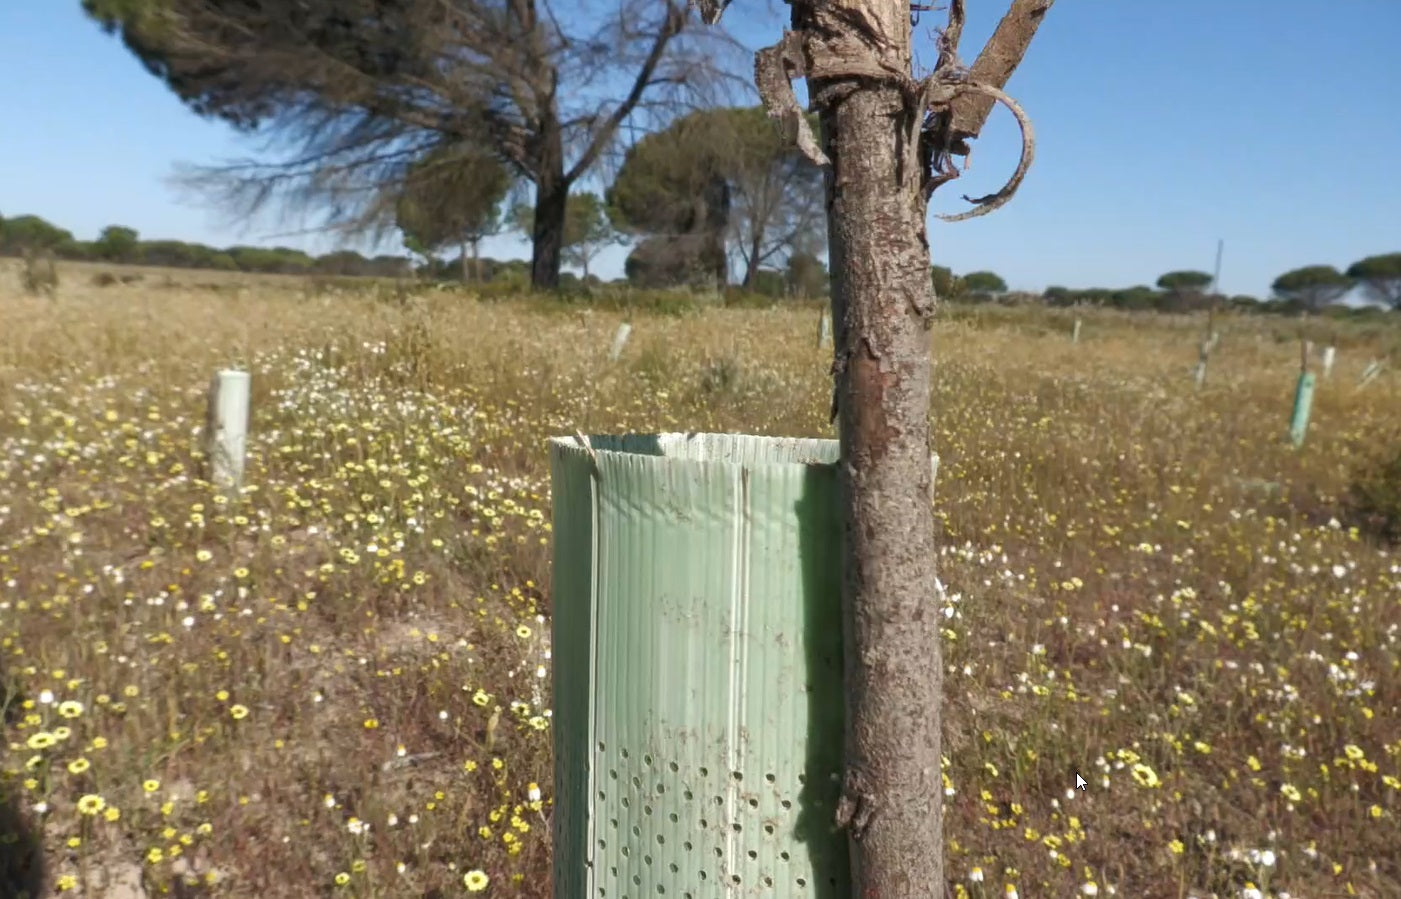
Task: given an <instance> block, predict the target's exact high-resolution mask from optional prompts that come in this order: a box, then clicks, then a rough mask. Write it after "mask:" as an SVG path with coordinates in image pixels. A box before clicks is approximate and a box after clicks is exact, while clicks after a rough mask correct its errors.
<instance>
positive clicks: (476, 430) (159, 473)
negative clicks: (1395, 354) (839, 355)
mask: <svg viewBox="0 0 1401 899" xmlns="http://www.w3.org/2000/svg"><path fill="white" fill-rule="evenodd" d="M163 277H164V276H161V275H157V274H152V275H151V276H150V277H148V278H147V279H146V281H143V282H141V283H137V284H129V285H117V286H111V287H106V288H98V287H96V286H94V285H92V284H91V283H90V276H89V275H88V274H85V273H83V274H79V273H74V272H73V271H65V272H64V278H65V280H64V284H63V286H62V287H61V288H60V291H59V297H58V299H57V301H54V302H50V301H48V300H45V299H31V298H24V297H21V296H19V295H18V291H17V287H16V283H17V282H16V281H15V279H14V278H13V271H12V270H11V271H8V272H0V323H3V324H0V666H2V667H3V677H4V680H3V684H4V687H3V689H0V704H3V705H4V713H5V728H6V729H5V740H4V742H3V749H0V793H2V794H3V796H4V798H5V799H6V800H7V806H8V810H7V812H6V814H5V815H4V816H0V831H9V832H10V833H11V835H12V836H14V839H9V840H8V841H7V842H6V843H5V844H2V845H0V876H8V877H10V878H11V880H10V884H11V885H10V886H9V887H8V889H9V890H10V893H7V895H10V894H13V892H14V890H15V889H17V887H16V886H15V884H17V883H20V884H22V882H23V878H22V877H21V875H22V874H23V871H22V870H21V869H22V867H23V863H24V861H25V858H26V856H25V849H26V846H28V845H30V844H37V845H40V846H42V850H43V856H44V858H45V872H44V874H45V876H46V877H47V879H48V882H49V883H50V884H53V885H55V886H56V887H57V888H58V889H60V890H66V891H70V892H71V893H73V894H81V895H88V896H98V895H103V891H104V888H103V887H102V886H101V884H102V878H103V877H104V876H106V875H108V874H110V873H111V872H112V871H113V870H117V869H122V868H123V866H131V865H138V866H139V867H140V870H141V871H142V872H143V876H144V878H145V881H146V884H145V891H146V893H147V894H149V895H157V894H161V893H169V894H171V895H196V894H207V895H219V896H266V897H301V896H309V895H322V894H327V895H330V894H335V895H345V896H360V897H390V896H394V897H398V896H443V897H446V896H452V895H459V894H464V893H466V892H469V891H471V890H473V889H474V888H478V889H480V891H481V893H482V894H483V895H498V896H500V895H520V896H536V897H543V896H547V895H548V892H549V873H548V872H549V841H548V829H549V828H548V819H549V814H550V796H551V785H550V779H551V776H550V775H551V772H550V765H549V743H550V731H549V724H550V713H549V708H548V704H549V703H548V696H549V688H548V677H547V676H546V674H547V672H548V667H549V659H548V657H547V653H546V651H545V650H546V647H547V645H548V627H549V566H548V560H549V540H550V535H549V526H548V522H549V484H548V464H547V459H546V452H545V446H544V440H545V438H546V437H548V436H552V435H557V434H566V433H572V431H573V430H574V429H575V428H576V427H577V428H580V429H582V430H584V431H586V432H590V431H592V432H596V433H597V432H617V431H624V430H637V431H658V430H675V429H686V430H725V431H742V432H748V433H764V434H789V435H829V434H830V430H829V428H828V427H827V424H826V421H825V412H826V408H827V402H828V396H829V394H828V390H829V386H828V380H827V377H826V367H827V366H826V360H825V359H824V358H823V355H824V354H823V352H821V351H819V350H818V349H817V348H816V347H815V345H814V343H815V336H816V320H815V313H814V312H813V311H811V310H802V311H794V310H780V311H761V310H743V311H742V310H712V311H707V312H705V313H703V314H699V315H694V316H687V317H643V316H638V317H636V318H634V320H633V324H634V331H633V337H632V340H631V341H630V343H629V345H628V347H627V350H626V352H625V353H624V355H623V358H622V360H621V361H620V362H619V363H617V364H611V365H610V364H609V363H608V362H607V359H606V356H607V349H608V345H609V342H610V339H611V336H612V332H613V329H614V328H615V327H616V325H617V323H618V322H619V321H620V320H621V317H620V316H618V315H615V314H608V313H603V312H595V313H581V312H577V311H574V310H570V311H561V310H560V307H558V306H553V305H550V304H543V303H531V302H525V301H522V302H513V303H496V304H487V303H477V302H472V301H471V300H469V299H467V298H464V297H461V296H456V295H451V294H438V293H434V294H430V295H426V296H422V297H418V298H415V299H413V300H412V301H411V302H408V303H406V304H396V303H392V302H375V301H373V300H370V299H366V298H363V297H354V296H338V295H322V296H309V295H307V294H308V292H307V291H305V290H303V289H302V285H301V284H300V283H299V282H296V281H294V280H290V279H277V278H261V279H247V280H245V281H242V282H241V283H242V285H243V286H242V289H241V290H240V289H225V290H216V289H214V288H213V287H212V286H211V287H208V288H204V289H200V288H197V287H190V286H187V287H180V286H179V284H180V283H181V282H180V279H182V278H183V279H184V282H183V283H186V284H201V283H205V282H206V281H208V282H210V283H211V284H212V279H209V278H203V277H202V276H201V275H198V274H190V273H181V274H176V275H173V276H172V279H173V280H172V283H171V284H170V285H168V286H166V285H164V282H163V281H161V280H160V279H162V278H163ZM235 280H237V279H235ZM155 282H159V283H155ZM1084 317H1085V327H1084V332H1083V337H1082V343H1081V345H1080V346H1079V348H1078V350H1077V349H1075V348H1072V347H1071V346H1070V343H1069V339H1068V333H1069V320H1070V314H1069V313H1065V314H1051V313H1046V312H1040V311H1021V310H1017V311H1006V310H997V311H987V312H979V313H977V314H970V313H966V312H958V311H956V310H949V311H948V312H947V314H946V315H945V317H944V318H943V320H941V321H940V323H939V324H938V325H937V326H936V328H935V332H934V336H933V342H934V347H935V351H936V359H937V362H936V381H937V387H936V398H935V402H934V407H933V410H932V415H933V421H934V426H935V434H936V448H937V449H938V451H939V452H940V453H941V455H942V460H943V464H942V465H941V468H940V476H939V483H938V485H937V494H938V498H937V505H938V518H939V522H940V524H941V527H942V533H941V535H940V546H941V550H940V552H941V572H940V577H941V579H942V581H943V582H944V583H945V584H946V585H947V596H946V597H945V599H944V602H945V605H946V610H947V614H948V616H949V617H948V629H947V631H946V633H945V638H946V644H945V646H946V655H945V661H946V663H947V665H948V674H947V685H948V693H947V708H946V726H945V732H946V746H947V756H948V766H947V769H946V776H947V782H946V793H947V800H946V801H947V803H948V808H949V814H948V824H947V835H948V857H949V862H950V864H949V870H950V877H951V881H952V882H951V885H950V890H951V892H953V893H955V894H956V895H960V896H1000V895H1003V893H1004V890H1005V889H1006V887H1007V886H1008V885H1015V887H1016V889H1017V890H1018V891H1019V892H1020V895H1021V896H1023V897H1028V899H1030V897H1048V896H1049V897H1058V896H1070V895H1087V894H1088V895H1093V894H1095V893H1096V892H1097V893H1098V894H1099V895H1109V894H1117V895H1120V896H1125V897H1140V896H1142V897H1157V896H1163V897H1186V896H1195V897H1206V896H1211V895H1215V896H1220V897H1227V896H1230V897H1237V896H1250V895H1261V894H1263V895H1278V896H1284V895H1286V894H1287V895H1291V896H1295V897H1304V896H1306V897H1321V896H1343V895H1359V896H1368V897H1387V896H1397V895H1401V841H1398V840H1397V839H1396V834H1397V833H1398V832H1401V828H1399V827H1398V820H1397V816H1398V814H1401V779H1398V778H1401V708H1399V707H1401V562H1398V559H1397V557H1396V554H1395V553H1394V552H1392V551H1388V550H1387V549H1385V548H1383V547H1379V546H1376V545H1374V544H1373V543H1371V542H1369V541H1368V539H1367V538H1366V537H1365V536H1364V535H1361V534H1359V533H1357V532H1355V531H1352V530H1350V529H1349V523H1348V522H1347V521H1346V520H1343V518H1344V516H1343V514H1342V513H1341V512H1340V508H1341V506H1340V498H1341V496H1342V492H1343V489H1344V487H1345V485H1346V483H1347V481H1348V478H1349V476H1350V472H1351V471H1352V469H1353V468H1354V467H1355V466H1356V465H1358V464H1360V463H1361V462H1362V461H1363V460H1364V459H1365V458H1367V457H1368V455H1369V454H1370V453H1372V452H1373V451H1375V450H1376V449H1378V448H1381V447H1384V444H1385V443H1386V441H1387V440H1389V439H1391V437H1392V436H1393V435H1394V434H1395V433H1396V429H1397V426H1398V424H1401V387H1398V383H1397V380H1396V379H1395V378H1394V377H1393V376H1389V375H1388V376H1383V377H1382V378H1380V379H1379V380H1377V381H1375V382H1374V383H1372V384H1371V385H1370V386H1368V387H1367V388H1366V389H1365V390H1361V391H1359V390H1355V389H1354V388H1353V385H1354V383H1355V382H1356V379H1357V377H1358V374H1359V373H1360V370H1361V368H1362V366H1363V365H1364V364H1365V363H1366V361H1367V359H1368V358H1370V356H1371V355H1372V354H1373V353H1374V352H1378V351H1380V350H1384V349H1385V348H1387V347H1388V346H1391V345H1394V341H1395V332H1394V330H1392V329H1389V328H1373V329H1372V331H1371V332H1364V331H1361V330H1360V329H1358V328H1356V327H1353V326H1342V325H1337V326H1335V325H1324V324H1322V323H1310V325H1309V327H1311V328H1319V329H1322V328H1325V327H1329V328H1334V329H1335V330H1336V333H1333V334H1331V335H1329V336H1330V338H1331V339H1334V340H1336V341H1337V342H1338V344H1339V346H1340V347H1342V352H1341V357H1340V362H1339V364H1338V368H1337V370H1336V371H1335V373H1334V376H1333V378H1331V379H1330V380H1328V381H1324V382H1321V383H1320V387H1319V391H1318V396H1317V399H1316V403H1315V413H1314V428H1313V430H1312V432H1311V433H1310V435H1309V442H1308V444H1307V446H1306V447H1305V449H1304V450H1303V451H1302V452H1295V451H1293V450H1292V449H1290V448H1289V446H1288V444H1287V442H1286V441H1285V440H1284V432H1285V428H1286V423H1287V417H1288V412H1289V403H1290V399H1291V392H1292V387H1293V380H1294V376H1295V373H1296V371H1297V365H1298V361H1297V348H1296V346H1295V345H1294V344H1293V343H1291V342H1290V340H1289V337H1290V334H1291V333H1292V329H1294V328H1295V327H1296V325H1293V324H1279V323H1260V322H1251V321H1246V320H1241V319H1229V320H1227V321H1225V322H1224V323H1223V325H1222V330H1223V332H1224V334H1223V338H1222V342H1221V348H1220V350H1219V352H1218V355H1217V357H1216V358H1215V359H1214V361H1213V364H1212V370H1211V377H1210V381H1209V383H1208V386H1207V389H1206V390H1205V391H1204V392H1203V393H1202V394H1196V393H1194V392H1193V391H1192V390H1191V389H1190V375H1189V371H1190V367H1191V365H1192V363H1193V362H1194V361H1195V342H1194V341H1195V338H1196V330H1197V329H1199V328H1200V322H1199V321H1189V320H1186V319H1182V320H1168V319H1161V318H1154V317H1132V318H1131V317H1125V316H1115V315H1110V314H1090V313H1085V314H1084ZM1320 336H1321V335H1320ZM1388 342H1390V343H1388ZM231 364H238V365H244V366H248V367H249V368H250V369H251V370H252V372H253V376H254V403H255V410H254V422H253V434H252V438H251V448H250V458H249V466H248V483H249V484H250V485H251V489H250V490H248V491H247V492H246V493H245V494H244V495H243V496H240V497H236V496H220V495H218V493H217V491H216V490H215V489H214V488H212V487H211V486H209V485H208V484H206V483H205V482H203V481H201V480H199V478H198V475H199V473H200V471H201V464H202V460H201V458H200V457H199V455H198V453H197V452H196V451H195V447H196V446H197V439H196V438H197V433H196V432H197V428H198V427H199V426H200V425H201V424H202V422H203V416H204V400H205V392H206V390H207V385H208V379H209V376H210V374H211V372H212V371H213V370H214V369H215V368H217V367H221V366H226V365H231ZM1260 482H1273V483H1275V484H1277V485H1278V488H1277V489H1274V488H1264V487H1262V486H1261V484H1260ZM1077 772H1078V773H1080V774H1082V775H1084V776H1085V777H1086V778H1087V779H1088V780H1089V782H1090V788H1089V790H1088V791H1086V792H1083V793H1076V792H1074V791H1072V790H1071V789H1070V788H1071V785H1072V778H1073V776H1074V774H1075V773H1077ZM16 878H18V879H16ZM107 889H108V890H109V891H110V889H111V888H110V886H109V887H108V888H107ZM1250 890H1258V891H1259V892H1258V893H1254V894H1252V893H1251V892H1250ZM112 894H113V895H115V893H112Z"/></svg>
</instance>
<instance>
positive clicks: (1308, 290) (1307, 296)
mask: <svg viewBox="0 0 1401 899" xmlns="http://www.w3.org/2000/svg"><path fill="white" fill-rule="evenodd" d="M1352 287H1353V282H1352V279H1351V278H1349V277H1348V276H1347V275H1345V274H1343V273H1342V272H1340V271H1338V270H1337V269H1336V268H1334V267H1333V266H1331V265H1306V266H1304V267H1303V268H1296V269H1292V270H1290V271H1287V272H1285V273H1284V274H1282V275H1280V276H1279V277H1278V278H1275V280H1274V283H1273V284H1271V285H1270V289H1271V290H1273V291H1274V292H1275V295H1276V296H1278V297H1280V298H1281V299H1283V300H1293V301H1296V302H1298V303H1300V304H1302V305H1303V306H1304V308H1306V309H1307V310H1308V311H1310V312H1317V311H1318V310H1320V309H1322V308H1323V307H1324V306H1326V305H1328V304H1329V303H1332V302H1336V301H1337V300H1340V299H1342V297H1343V294H1345V293H1347V292H1348V291H1349V290H1351V289H1352Z"/></svg>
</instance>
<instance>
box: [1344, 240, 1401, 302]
mask: <svg viewBox="0 0 1401 899" xmlns="http://www.w3.org/2000/svg"><path fill="white" fill-rule="evenodd" d="M1346 275H1347V277H1349V278H1351V279H1352V280H1354V281H1357V282H1359V283H1360V284H1361V285H1362V290H1363V292H1364V293H1366V294H1367V296H1368V297H1369V298H1371V299H1373V300H1376V301H1377V302H1379V303H1385V304H1386V305H1388V306H1390V307H1391V308H1393V309H1396V310H1401V253H1385V254H1383V255H1380V256H1368V257H1367V258H1365V259H1359V260H1358V261H1356V262H1354V263H1353V264H1352V265H1350V266H1348V269H1347V272H1346Z"/></svg>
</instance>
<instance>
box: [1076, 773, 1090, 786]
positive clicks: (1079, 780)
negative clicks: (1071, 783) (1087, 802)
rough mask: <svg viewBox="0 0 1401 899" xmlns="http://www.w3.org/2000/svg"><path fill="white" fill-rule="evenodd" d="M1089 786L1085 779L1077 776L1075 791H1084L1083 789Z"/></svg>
mask: <svg viewBox="0 0 1401 899" xmlns="http://www.w3.org/2000/svg"><path fill="white" fill-rule="evenodd" d="M1088 786H1089V784H1087V783H1085V778H1083V777H1081V776H1080V775H1078V774H1077V775H1075V789H1077V790H1083V789H1085V788H1086V787H1088Z"/></svg>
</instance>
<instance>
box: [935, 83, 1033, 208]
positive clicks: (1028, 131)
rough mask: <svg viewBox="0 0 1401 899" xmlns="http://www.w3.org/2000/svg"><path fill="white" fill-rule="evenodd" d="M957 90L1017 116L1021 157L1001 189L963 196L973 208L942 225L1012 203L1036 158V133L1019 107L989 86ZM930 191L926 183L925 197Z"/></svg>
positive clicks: (965, 84) (1024, 112)
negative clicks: (990, 101) (985, 98)
mask: <svg viewBox="0 0 1401 899" xmlns="http://www.w3.org/2000/svg"><path fill="white" fill-rule="evenodd" d="M959 88H960V89H961V90H960V92H962V91H968V92H972V93H979V94H983V95H985V96H989V97H992V99H993V100H994V101H996V102H998V103H1001V104H1002V105H1003V106H1006V107H1007V108H1008V109H1009V110H1011V112H1012V115H1014V116H1016V118H1017V126H1018V127H1019V128H1021V132H1022V155H1021V158H1020V159H1019V160H1018V161H1017V168H1016V171H1014V172H1012V177H1010V178H1008V179H1007V183H1006V184H1004V185H1002V187H1001V188H999V189H998V190H996V191H994V192H993V193H990V194H988V195H986V196H982V197H978V198H976V199H974V198H973V197H970V196H968V195H967V194H964V195H963V199H965V200H967V201H968V202H969V203H973V204H975V205H974V207H973V208H972V209H969V210H967V211H965V212H960V213H957V214H955V215H941V216H939V218H940V219H941V220H942V221H945V222H961V221H964V220H966V219H971V218H977V217H978V216H982V215H987V214H988V213H989V212H992V211H993V210H994V209H998V208H1000V207H1002V206H1005V205H1007V201H1008V200H1010V199H1012V195H1013V194H1015V193H1016V192H1017V188H1018V187H1020V186H1021V183H1022V180H1023V179H1025V178H1026V173H1027V170H1028V169H1030V168H1031V161H1032V160H1033V159H1034V158H1036V131H1035V129H1034V128H1032V125H1031V118H1030V117H1029V116H1028V115H1027V114H1026V110H1024V109H1022V107H1021V104H1020V103H1018V102H1017V101H1016V100H1014V99H1012V98H1011V97H1009V96H1008V95H1007V94H1006V93H1004V92H1003V91H1002V90H1001V89H1000V88H996V87H993V86H991V85H988V84H979V83H977V82H976V81H965V82H963V83H962V84H961V85H959ZM933 187H934V185H930V184H929V182H926V193H925V196H926V197H927V196H929V194H930V193H932V192H933Z"/></svg>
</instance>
